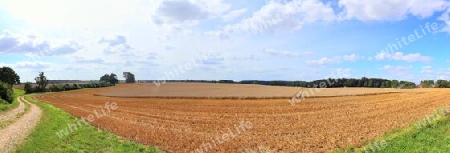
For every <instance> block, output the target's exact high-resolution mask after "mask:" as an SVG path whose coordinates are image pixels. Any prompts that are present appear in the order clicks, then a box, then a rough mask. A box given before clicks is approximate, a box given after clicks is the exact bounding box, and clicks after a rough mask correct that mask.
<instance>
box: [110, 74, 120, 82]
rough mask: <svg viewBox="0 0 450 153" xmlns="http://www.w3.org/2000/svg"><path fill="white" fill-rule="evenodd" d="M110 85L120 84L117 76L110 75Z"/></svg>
mask: <svg viewBox="0 0 450 153" xmlns="http://www.w3.org/2000/svg"><path fill="white" fill-rule="evenodd" d="M109 83H111V84H112V85H116V84H118V83H119V79H118V78H117V75H116V74H114V73H111V75H109Z"/></svg>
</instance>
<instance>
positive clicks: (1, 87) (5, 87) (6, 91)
mask: <svg viewBox="0 0 450 153" xmlns="http://www.w3.org/2000/svg"><path fill="white" fill-rule="evenodd" d="M0 99H2V100H4V101H6V102H8V103H10V104H11V103H12V102H13V90H12V88H11V85H10V84H8V83H3V82H1V81H0ZM0 103H1V102H0Z"/></svg>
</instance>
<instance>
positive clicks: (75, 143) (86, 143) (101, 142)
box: [14, 96, 161, 153]
mask: <svg viewBox="0 0 450 153" xmlns="http://www.w3.org/2000/svg"><path fill="white" fill-rule="evenodd" d="M25 99H26V100H27V101H29V102H31V103H33V104H36V105H37V106H39V108H40V109H42V118H41V120H40V123H39V124H38V125H37V126H36V128H35V130H34V131H33V132H31V133H30V135H29V136H28V138H27V140H26V141H25V142H24V143H23V144H21V145H19V146H17V149H16V150H15V151H14V152H16V153H30V152H143V153H144V152H145V153H158V152H161V151H159V150H158V149H157V148H154V147H146V146H144V145H141V144H137V143H135V142H132V141H127V140H124V139H123V138H120V137H117V136H116V135H114V134H111V133H109V132H105V131H102V130H98V129H97V128H95V127H92V126H86V125H85V126H82V127H77V128H76V130H75V131H73V132H71V131H69V132H68V134H67V135H66V136H64V137H62V138H61V137H59V136H58V135H56V133H58V132H59V130H62V129H63V128H64V127H67V126H68V124H76V123H77V122H78V120H77V119H76V118H74V117H73V116H71V115H70V114H68V113H67V112H64V111H62V110H60V109H58V108H55V107H54V106H52V105H49V104H46V103H41V102H37V101H35V100H33V99H32V98H31V97H30V96H26V97H25Z"/></svg>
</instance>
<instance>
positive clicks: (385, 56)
mask: <svg viewBox="0 0 450 153" xmlns="http://www.w3.org/2000/svg"><path fill="white" fill-rule="evenodd" d="M375 59H376V60H397V61H407V62H416V61H421V62H429V61H431V57H428V56H422V55H421V54H420V53H413V54H406V55H405V54H404V53H402V52H396V53H394V54H392V53H386V52H379V53H378V54H377V55H376V56H375Z"/></svg>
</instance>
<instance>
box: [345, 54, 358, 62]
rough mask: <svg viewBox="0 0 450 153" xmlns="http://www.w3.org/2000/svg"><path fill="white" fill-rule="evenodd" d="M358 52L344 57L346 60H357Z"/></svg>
mask: <svg viewBox="0 0 450 153" xmlns="http://www.w3.org/2000/svg"><path fill="white" fill-rule="evenodd" d="M356 58H357V57H356V54H351V55H344V56H343V59H344V60H345V61H355V60H356Z"/></svg>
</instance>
